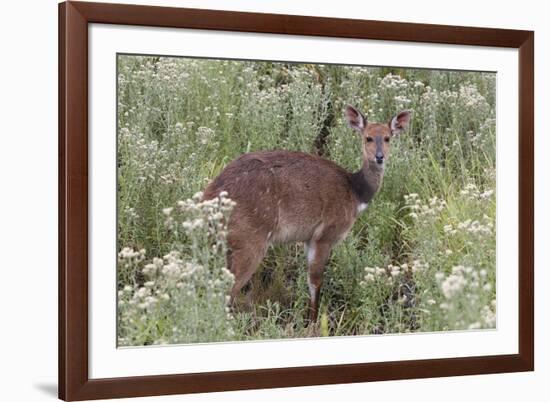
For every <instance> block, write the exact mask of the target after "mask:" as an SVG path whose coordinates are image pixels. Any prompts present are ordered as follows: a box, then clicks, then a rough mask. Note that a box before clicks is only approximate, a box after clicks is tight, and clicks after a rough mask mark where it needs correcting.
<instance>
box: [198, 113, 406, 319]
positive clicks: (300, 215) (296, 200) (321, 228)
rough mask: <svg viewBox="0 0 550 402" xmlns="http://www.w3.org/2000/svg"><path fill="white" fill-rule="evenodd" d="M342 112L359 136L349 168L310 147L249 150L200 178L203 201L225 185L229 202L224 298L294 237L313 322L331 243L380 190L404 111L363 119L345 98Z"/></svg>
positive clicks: (238, 290) (340, 237)
mask: <svg viewBox="0 0 550 402" xmlns="http://www.w3.org/2000/svg"><path fill="white" fill-rule="evenodd" d="M344 117H345V120H346V121H347V123H348V125H349V126H350V127H351V129H353V130H355V131H356V132H357V133H358V134H359V136H360V138H361V143H362V147H361V149H362V166H361V168H360V169H359V170H358V171H356V172H349V171H347V170H346V169H344V168H342V167H340V166H339V165H337V164H336V163H334V162H333V161H331V160H329V159H325V158H323V157H321V156H318V155H314V154H309V153H304V152H297V151H287V150H272V151H257V152H249V153H245V154H243V155H241V156H240V157H238V158H237V159H235V160H233V161H232V162H230V163H229V164H228V165H227V166H226V167H225V168H224V169H223V170H222V171H221V173H220V174H219V175H218V176H217V177H215V178H214V179H213V180H212V181H211V182H210V183H209V184H208V185H207V187H206V189H205V190H204V192H203V199H204V200H208V199H213V198H215V197H218V196H219V194H220V193H221V192H222V191H225V192H226V193H227V196H228V197H229V198H230V199H232V200H233V201H234V202H235V203H236V204H235V206H234V208H233V210H232V211H231V214H230V217H229V220H228V228H227V233H228V234H227V245H228V248H227V250H228V251H227V255H226V261H227V268H228V269H229V270H230V272H231V273H232V274H233V275H234V282H233V286H232V288H231V290H230V304H233V303H234V301H235V300H236V298H237V296H238V295H239V294H240V293H241V290H242V288H243V287H244V286H245V285H246V284H247V283H248V282H249V280H250V279H251V278H252V276H253V275H254V273H255V272H256V270H257V269H258V267H259V265H260V263H261V262H262V260H263V258H264V256H265V255H266V252H267V250H268V248H269V246H271V245H274V244H288V243H297V242H301V243H303V244H304V247H305V250H304V251H305V256H306V259H307V270H308V286H309V296H310V297H309V298H310V300H309V309H308V310H309V313H308V316H309V317H308V318H307V322H309V323H311V322H316V321H317V316H318V309H319V301H320V292H321V285H322V281H323V272H324V269H325V265H326V264H327V263H328V261H329V257H330V254H331V250H332V248H333V247H334V246H335V245H336V244H337V243H338V242H340V241H342V240H343V239H344V238H345V237H346V235H347V234H348V232H349V231H350V230H351V228H352V226H353V224H354V223H355V221H356V220H357V218H358V216H359V214H360V213H361V212H362V211H364V210H365V209H366V208H367V206H368V205H369V202H370V201H371V200H372V199H373V197H374V195H375V194H376V193H377V192H378V190H379V189H380V187H381V185H382V179H383V177H384V170H385V165H386V162H387V160H388V157H389V152H390V142H391V140H392V138H395V137H397V136H398V135H399V134H400V133H401V132H403V131H404V130H406V129H407V128H408V126H409V123H410V120H411V112H410V111H409V110H405V111H401V112H399V113H397V114H396V115H395V116H393V117H392V118H391V119H390V120H389V122H387V123H370V122H368V121H367V118H366V117H365V115H364V114H363V113H362V112H361V111H359V110H358V109H356V108H354V107H352V106H349V105H348V106H346V107H345V111H344Z"/></svg>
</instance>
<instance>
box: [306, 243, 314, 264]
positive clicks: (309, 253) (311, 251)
mask: <svg viewBox="0 0 550 402" xmlns="http://www.w3.org/2000/svg"><path fill="white" fill-rule="evenodd" d="M313 260H315V246H307V263H308V264H311V263H312V262H313Z"/></svg>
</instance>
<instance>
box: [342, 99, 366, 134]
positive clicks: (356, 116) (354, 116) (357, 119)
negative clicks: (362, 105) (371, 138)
mask: <svg viewBox="0 0 550 402" xmlns="http://www.w3.org/2000/svg"><path fill="white" fill-rule="evenodd" d="M344 115H345V116H346V120H347V122H348V124H349V126H350V127H351V128H353V129H354V130H356V131H359V132H360V133H361V132H363V129H364V128H365V127H366V126H367V119H366V118H365V116H363V113H361V112H360V111H359V110H357V109H355V108H354V107H353V106H349V105H348V106H346V111H345V113H344Z"/></svg>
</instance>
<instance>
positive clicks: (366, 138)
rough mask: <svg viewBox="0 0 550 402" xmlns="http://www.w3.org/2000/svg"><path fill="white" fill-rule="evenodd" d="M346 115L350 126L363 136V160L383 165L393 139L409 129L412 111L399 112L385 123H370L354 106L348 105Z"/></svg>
mask: <svg viewBox="0 0 550 402" xmlns="http://www.w3.org/2000/svg"><path fill="white" fill-rule="evenodd" d="M345 117H346V120H347V122H348V124H349V125H350V127H351V128H353V129H354V130H355V131H357V132H358V133H359V135H360V136H361V139H362V150H363V160H364V161H365V162H367V163H369V164H370V163H373V164H376V165H378V166H380V167H383V166H384V162H385V161H386V160H388V158H389V154H390V142H391V139H392V138H393V137H396V136H398V135H399V134H400V133H401V132H402V131H404V130H406V129H407V127H408V126H409V122H410V120H411V112H410V111H409V110H404V111H402V112H399V113H397V114H396V115H395V116H393V117H392V118H391V119H390V121H389V122H388V123H385V124H384V123H369V122H368V121H367V118H366V117H365V116H364V115H363V113H361V112H360V111H359V110H357V109H355V108H354V107H353V106H347V107H346V111H345Z"/></svg>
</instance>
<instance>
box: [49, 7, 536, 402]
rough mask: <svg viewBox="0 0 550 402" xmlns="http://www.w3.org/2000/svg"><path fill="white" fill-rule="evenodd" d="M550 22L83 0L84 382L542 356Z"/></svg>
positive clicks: (343, 374) (72, 339)
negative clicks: (471, 23) (538, 242)
mask: <svg viewBox="0 0 550 402" xmlns="http://www.w3.org/2000/svg"><path fill="white" fill-rule="evenodd" d="M533 43H534V33H533V32H531V31H518V30H507V29H488V28H472V27H456V26H443V25H426V24H411V23H396V22H383V21H367V20H346V19H334V18H318V17H304V16H291V15H277V14H255V13H241V12H228V11H214V10H198V9H183V8H167V7H152V6H137V5H135V6H134V5H120V4H104V3H81V2H72V1H69V2H65V3H62V4H60V5H59V397H60V398H61V399H64V400H83V399H98V398H115V397H132V396H147V395H164V394H178V393H193V392H213V391H224V390H241V389H252V388H273V387H292V386H304V385H320V384H336V383H351V382H362V381H380V380H391V379H409V378H426V377H437V376H454V375H470V374H483V373H503V372H513V371H530V370H533V368H534V338H533V327H534V316H533V290H534V286H533V282H534V278H533V220H534V212H533V211H534V206H533V130H534V128H533V127H534V126H533V111H534V107H533V105H534V87H533V85H534V67H533V59H534V46H533Z"/></svg>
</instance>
